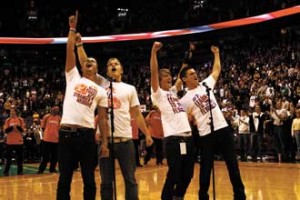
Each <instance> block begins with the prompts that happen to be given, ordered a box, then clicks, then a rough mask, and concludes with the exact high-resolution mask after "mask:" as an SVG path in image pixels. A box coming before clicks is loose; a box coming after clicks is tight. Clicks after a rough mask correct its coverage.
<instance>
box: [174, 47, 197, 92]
mask: <svg viewBox="0 0 300 200" xmlns="http://www.w3.org/2000/svg"><path fill="white" fill-rule="evenodd" d="M194 50H195V44H194V43H192V42H190V47H189V50H188V51H186V52H185V55H184V59H183V62H182V65H181V68H180V70H179V72H178V74H177V79H176V82H175V87H176V90H177V91H179V90H180V89H181V86H182V81H181V79H180V77H179V76H180V72H181V70H182V69H183V68H185V67H187V66H188V65H189V62H190V60H191V58H192V56H193V51H194Z"/></svg>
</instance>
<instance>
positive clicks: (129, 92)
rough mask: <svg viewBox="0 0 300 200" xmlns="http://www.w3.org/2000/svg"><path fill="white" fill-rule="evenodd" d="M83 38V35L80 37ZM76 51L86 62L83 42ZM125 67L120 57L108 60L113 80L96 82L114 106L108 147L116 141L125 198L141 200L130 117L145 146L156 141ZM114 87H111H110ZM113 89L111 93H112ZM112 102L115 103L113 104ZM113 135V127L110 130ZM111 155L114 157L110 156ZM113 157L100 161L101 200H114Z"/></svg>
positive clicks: (102, 78)
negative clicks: (139, 199)
mask: <svg viewBox="0 0 300 200" xmlns="http://www.w3.org/2000/svg"><path fill="white" fill-rule="evenodd" d="M78 37H80V35H78ZM77 46H78V47H79V48H78V47H77V52H78V55H79V60H80V63H83V62H84V60H86V59H87V55H86V52H85V50H84V48H83V45H82V43H81V42H80V39H79V38H77ZM122 75H123V66H122V65H121V63H120V61H119V60H118V59H117V58H110V59H109V60H108V61H107V76H108V77H109V78H110V79H112V81H111V82H110V81H108V80H107V79H105V78H104V77H102V76H100V75H98V81H97V83H98V84H99V85H101V86H102V87H103V88H104V89H105V90H106V93H107V96H108V105H109V108H110V111H111V107H112V105H113V112H114V118H113V125H114V126H113V127H114V131H113V138H112V137H111V135H112V134H111V133H110V134H109V136H110V138H109V144H108V148H109V149H110V152H111V151H112V149H111V148H112V146H111V142H112V141H113V142H114V149H113V151H114V154H113V156H114V158H116V159H118V161H119V165H120V169H121V171H122V175H123V177H124V181H125V199H126V200H138V187H137V182H136V179H135V170H136V160H135V148H134V143H133V140H132V128H131V116H132V117H134V118H135V119H136V122H137V125H138V128H139V129H140V130H141V131H142V132H143V133H144V134H145V136H146V145H147V146H150V145H151V144H152V143H153V141H152V138H151V135H150V133H149V130H148V128H147V126H146V122H145V119H144V116H143V115H142V113H141V111H140V102H139V99H138V95H137V91H136V89H135V87H134V86H133V85H129V84H127V83H124V82H122ZM110 84H112V85H110ZM111 88H112V92H111ZM111 99H112V100H113V101H112V102H113V103H112V104H111ZM109 122H111V120H110V119H109ZM109 125H110V126H111V123H109ZM110 132H111V127H110ZM111 155H112V154H111ZM112 159H113V157H112V156H110V157H108V158H101V159H100V175H101V199H102V200H111V199H113V187H112V186H113V173H114V172H113V165H112V164H113V160H112Z"/></svg>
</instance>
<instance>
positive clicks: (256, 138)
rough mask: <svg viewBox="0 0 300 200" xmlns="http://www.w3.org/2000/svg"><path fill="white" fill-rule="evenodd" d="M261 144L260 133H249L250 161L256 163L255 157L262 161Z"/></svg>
mask: <svg viewBox="0 0 300 200" xmlns="http://www.w3.org/2000/svg"><path fill="white" fill-rule="evenodd" d="M262 144H263V136H262V133H251V157H252V160H254V161H256V160H257V156H259V157H260V160H261V161H262Z"/></svg>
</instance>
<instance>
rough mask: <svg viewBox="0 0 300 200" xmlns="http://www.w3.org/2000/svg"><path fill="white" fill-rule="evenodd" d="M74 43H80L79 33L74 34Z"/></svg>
mask: <svg viewBox="0 0 300 200" xmlns="http://www.w3.org/2000/svg"><path fill="white" fill-rule="evenodd" d="M74 40H75V43H76V44H82V42H81V34H80V33H76V36H75V39H74Z"/></svg>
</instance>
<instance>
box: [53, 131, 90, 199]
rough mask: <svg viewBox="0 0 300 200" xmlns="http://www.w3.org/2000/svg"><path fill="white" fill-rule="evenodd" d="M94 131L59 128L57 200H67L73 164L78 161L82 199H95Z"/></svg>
mask: <svg viewBox="0 0 300 200" xmlns="http://www.w3.org/2000/svg"><path fill="white" fill-rule="evenodd" d="M95 145H96V143H95V133H94V129H78V130H77V131H76V132H71V131H64V130H60V132H59V143H58V164H59V172H60V175H59V180H58V184H57V196H56V199H57V200H69V199H70V189H71V182H72V176H73V171H74V166H76V164H77V163H78V162H79V163H80V168H81V175H82V179H83V184H84V189H83V199H84V200H95V196H96V183H95V173H94V169H95V156H96V155H95V154H96V151H95Z"/></svg>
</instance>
